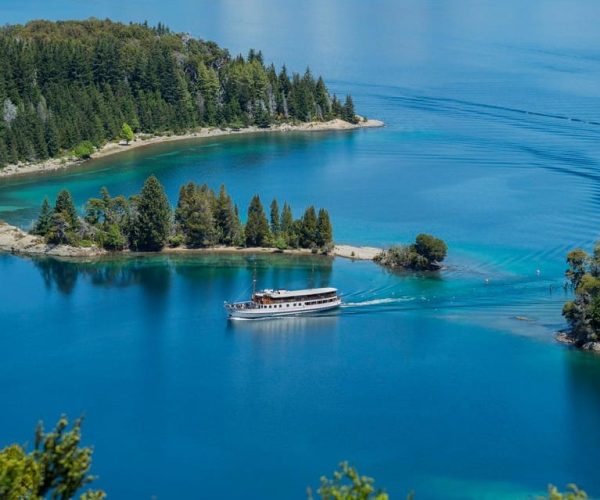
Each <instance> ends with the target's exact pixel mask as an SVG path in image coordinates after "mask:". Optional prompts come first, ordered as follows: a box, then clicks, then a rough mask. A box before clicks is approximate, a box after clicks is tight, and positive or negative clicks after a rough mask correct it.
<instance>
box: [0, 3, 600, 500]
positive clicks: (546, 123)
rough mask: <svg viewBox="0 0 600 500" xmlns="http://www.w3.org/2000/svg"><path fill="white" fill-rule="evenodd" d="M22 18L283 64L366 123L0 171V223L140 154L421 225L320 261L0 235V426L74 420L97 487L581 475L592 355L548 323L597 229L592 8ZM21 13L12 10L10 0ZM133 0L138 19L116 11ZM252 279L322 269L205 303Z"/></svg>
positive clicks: (234, 7)
mask: <svg viewBox="0 0 600 500" xmlns="http://www.w3.org/2000/svg"><path fill="white" fill-rule="evenodd" d="M4 4H5V5H3V14H4V15H3V18H4V21H5V22H24V21H26V20H28V19H30V18H33V17H35V18H42V17H43V18H50V19H57V18H73V17H76V18H85V17H88V16H91V15H94V16H96V17H106V16H108V17H111V18H114V19H119V20H123V21H130V20H135V21H143V20H144V19H148V21H150V22H152V23H154V22H158V21H159V20H160V21H162V22H165V23H166V24H168V25H169V26H170V27H171V28H172V29H174V30H176V31H189V32H191V33H192V34H193V35H195V36H199V37H202V38H208V39H213V40H215V41H217V42H218V43H219V44H221V45H223V46H225V47H228V48H230V49H231V51H232V53H234V54H235V53H237V52H246V50H247V49H248V48H250V47H256V48H261V49H263V52H264V54H265V59H266V60H267V61H270V60H273V61H274V62H275V63H277V64H281V63H283V62H286V63H287V65H288V68H290V69H293V70H296V71H303V70H304V68H305V66H306V65H307V64H310V66H311V69H312V70H313V72H314V73H322V74H323V75H324V76H325V79H326V81H327V83H328V85H329V87H330V89H331V90H333V91H335V92H336V93H337V94H338V95H342V96H343V95H345V94H346V93H348V92H350V93H352V95H353V97H354V100H355V103H356V107H357V111H358V112H359V113H363V114H365V115H367V116H368V117H370V118H376V119H381V120H383V121H385V123H386V127H385V128H384V129H373V130H359V131H354V132H331V133H329V132H328V133H303V134H302V133H273V134H264V135H255V136H251V135H244V136H229V137H221V138H216V139H210V140H191V141H182V142H178V143H170V144H162V145H154V146H149V147H146V148H143V149H138V150H132V151H129V152H127V153H124V154H122V155H117V156H114V157H109V158H104V159H100V160H94V161H91V162H88V163H87V164H84V165H82V166H80V167H76V168H74V169H72V170H69V171H67V172H56V173H52V174H48V175H44V176H32V177H26V178H25V177H24V178H16V179H6V180H2V181H0V218H2V219H5V220H7V221H8V222H11V223H14V224H18V225H20V226H22V227H29V226H30V225H31V223H32V221H33V220H34V218H35V217H36V215H37V211H38V209H39V205H40V204H41V201H42V199H43V197H44V196H48V197H50V198H53V197H54V196H55V195H56V193H57V192H58V191H59V190H60V189H62V188H63V187H67V188H69V189H70V190H71V191H72V193H73V195H74V198H75V201H76V203H77V204H78V206H79V207H80V208H83V204H84V203H85V200H86V199H87V198H88V197H90V196H95V195H96V194H97V193H98V191H99V189H100V187H102V186H107V187H108V188H109V190H110V192H111V193H112V194H121V193H122V194H126V195H130V194H132V193H134V192H136V191H138V190H139V189H140V188H141V185H142V184H143V181H144V179H145V178H146V177H147V176H148V175H150V174H155V175H157V176H158V178H159V179H160V181H161V182H162V183H163V184H164V185H165V187H166V190H167V193H168V195H169V197H170V200H171V202H172V203H175V202H176V198H177V192H178V189H179V186H180V185H181V184H183V183H184V182H187V181H189V180H193V181H196V182H202V183H204V182H206V183H208V184H209V185H210V186H211V187H213V188H215V189H217V188H218V187H219V185H220V184H221V183H225V185H226V186H227V188H228V190H229V191H230V193H231V194H232V195H233V197H234V199H235V200H236V201H237V202H238V203H239V204H240V208H241V211H242V213H245V209H246V206H247V204H248V202H249V201H250V198H251V197H252V195H253V194H255V193H258V194H260V196H261V198H262V199H263V201H264V202H265V203H269V202H270V200H271V199H272V198H273V197H278V199H279V200H280V202H282V201H283V200H287V201H288V202H290V203H291V205H292V207H293V208H294V210H295V214H296V215H299V214H300V213H301V212H302V211H303V210H304V208H305V207H306V206H308V205H310V204H315V205H317V206H324V207H325V208H327V209H328V210H329V212H330V214H331V217H332V222H333V225H334V237H335V240H336V241H337V242H340V243H350V244H366V245H381V246H384V245H389V244H392V243H395V242H407V241H410V240H412V239H413V238H414V236H415V235H416V234H417V233H419V232H430V233H433V234H435V235H437V236H439V237H441V238H443V239H444V240H446V241H447V242H448V244H449V247H450V254H449V259H448V268H447V269H446V270H445V271H443V272H441V273H439V274H438V275H428V274H424V275H413V274H394V273H389V272H387V271H384V270H382V269H381V268H379V267H378V266H376V265H375V264H372V263H368V262H351V261H347V260H342V259H335V260H332V259H329V258H321V257H313V258H310V257H285V256H277V257H265V256H251V255H248V256H246V255H245V256H223V255H220V256H219V255H206V256H203V257H194V258H190V257H175V256H172V257H164V256H156V257H140V258H134V259H124V258H113V259H106V260H103V261H100V262H96V263H73V262H61V261H57V260H52V259H27V258H18V257H15V256H10V255H0V278H1V283H2V286H1V287H0V387H2V391H3V395H4V401H5V405H4V408H3V410H4V411H3V412H2V414H1V415H0V443H2V444H4V443H9V442H14V441H17V442H21V443H31V442H32V440H33V429H34V427H35V424H36V422H37V420H38V419H40V418H42V419H44V421H45V422H46V423H47V424H48V425H50V424H51V423H53V422H54V421H55V420H56V419H57V418H58V416H59V415H60V414H61V413H63V412H65V413H68V414H69V415H70V416H72V417H75V416H77V415H79V414H81V413H84V414H85V415H86V422H85V425H84V439H85V441H86V442H87V443H91V444H93V445H94V449H95V452H94V464H93V471H94V473H96V474H98V475H99V476H100V479H99V480H98V481H97V483H96V484H97V486H98V487H101V488H104V489H106V491H107V492H108V493H109V495H110V498H138V497H139V498H148V497H150V496H152V495H155V496H157V497H158V498H172V497H181V496H186V495H189V494H190V492H192V495H193V496H198V497H216V496H221V497H225V498H281V497H286V498H287V497H290V498H298V497H302V496H303V494H304V492H305V489H306V487H307V486H309V485H310V486H312V487H313V489H315V488H316V487H317V486H318V480H319V477H320V476H321V475H323V474H330V473H331V471H333V469H334V468H335V466H336V464H337V463H338V462H340V461H342V460H349V461H351V462H352V463H354V464H356V465H357V466H358V468H359V470H360V471H361V473H363V474H366V475H369V476H373V477H375V478H376V480H377V484H379V485H381V486H383V487H385V488H386V489H387V490H388V491H389V492H390V493H391V495H392V497H393V498H398V497H402V495H404V494H406V492H408V491H410V490H414V491H415V492H416V494H417V498H440V497H443V498H523V497H527V496H528V495H533V494H536V493H542V492H543V490H544V489H545V487H546V485H547V483H549V482H553V483H555V484H558V485H561V486H562V485H565V484H566V483H568V482H575V483H577V484H579V485H580V486H582V487H583V488H584V489H586V490H587V491H588V493H590V494H592V495H596V496H597V495H600V477H599V476H598V474H597V470H596V469H597V466H596V464H597V463H598V462H599V460H600V428H599V427H598V425H597V422H598V418H599V417H600V359H598V358H597V357H594V356H591V355H587V354H583V353H579V352H575V351H573V350H570V349H568V348H565V347H564V346H561V345H558V344H556V343H555V342H554V340H553V333H554V332H555V331H556V330H558V329H559V328H561V327H562V326H563V325H564V323H563V320H562V318H561V315H560V311H561V307H562V304H563V302H564V301H565V300H566V299H567V297H568V293H566V292H565V290H564V289H563V284H564V275H563V273H564V269H565V262H564V257H565V254H566V252H568V250H570V249H571V248H574V247H575V246H583V247H587V248H589V247H590V246H591V245H592V243H593V241H595V240H596V239H597V238H598V223H597V217H596V214H597V213H598V208H599V207H598V205H599V204H600V184H599V182H598V181H599V180H600V150H599V149H598V146H597V145H598V139H599V138H600V134H599V132H600V93H599V92H598V85H597V82H598V81H600V52H599V51H598V49H597V47H600V31H598V30H597V26H598V22H599V21H600V9H598V7H597V5H596V4H595V3H594V2H591V1H590V2H585V1H577V2H568V3H567V2H558V1H557V2H541V1H534V2H528V3H527V5H523V4H522V3H517V2H515V1H509V2H502V3H500V2H491V1H489V2H475V1H473V2H471V1H469V2H458V1H442V2H438V1H426V2H417V1H414V2H412V1H403V2H392V1H391V0H390V1H376V2H368V3H366V2H358V1H354V0H352V1H350V2H341V1H338V0H336V1H331V2H317V1H313V0H310V1H308V2H292V1H290V2H285V3H284V4H282V3H281V2H275V1H273V0H266V1H261V2H257V1H249V2H244V3H243V4H240V3H239V2H230V1H224V2H200V1H194V2H192V1H186V0H173V1H172V2H170V3H169V6H168V7H166V6H164V5H161V3H160V2H158V1H146V2H140V1H137V0H133V1H131V2H128V3H127V4H126V5H120V4H119V3H118V2H114V1H109V0H106V1H102V2H94V3H87V4H86V3H80V2H73V1H69V0H58V1H56V2H53V4H52V5H51V6H50V5H48V4H46V3H45V2H38V1H30V2H28V8H25V7H24V6H23V5H22V4H21V3H20V2H16V1H14V0H8V1H6V2H4ZM32 13H34V14H32ZM140 16H143V17H140ZM255 273H256V275H257V278H258V283H259V286H262V287H287V288H301V287H306V286H336V287H338V288H339V289H340V291H341V292H342V293H343V294H344V299H345V302H346V304H345V306H344V307H342V308H341V309H339V310H338V311H335V312H331V313H328V314H325V315H320V316H314V317H306V318H301V319H299V318H292V319H282V320H277V321H258V322H229V321H227V320H226V318H225V314H224V311H223V308H222V304H223V301H224V300H232V299H237V298H243V297H246V296H247V294H248V293H249V290H250V287H251V282H252V276H253V275H254V274H255Z"/></svg>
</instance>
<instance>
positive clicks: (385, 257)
mask: <svg viewBox="0 0 600 500" xmlns="http://www.w3.org/2000/svg"><path fill="white" fill-rule="evenodd" d="M447 252H448V247H447V245H446V243H445V242H444V241H442V240H440V239H439V238H435V237H434V236H431V235H429V234H419V235H418V236H417V238H416V240H415V243H414V244H412V245H393V246H392V247H390V248H389V249H387V250H384V251H383V252H382V253H380V254H379V255H378V256H377V257H375V261H376V262H378V263H380V264H381V265H383V266H387V267H391V268H403V269H411V270H414V271H435V270H437V269H439V268H440V267H441V262H442V261H443V260H444V259H445V258H446V254H447Z"/></svg>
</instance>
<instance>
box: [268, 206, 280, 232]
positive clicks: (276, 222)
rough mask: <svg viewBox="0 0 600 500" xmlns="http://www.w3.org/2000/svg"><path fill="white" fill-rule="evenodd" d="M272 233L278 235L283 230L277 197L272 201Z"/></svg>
mask: <svg viewBox="0 0 600 500" xmlns="http://www.w3.org/2000/svg"><path fill="white" fill-rule="evenodd" d="M270 208H271V218H270V222H271V233H273V235H278V234H279V233H280V232H281V220H280V219H279V204H278V203H277V200H276V199H273V201H272V202H271V207H270Z"/></svg>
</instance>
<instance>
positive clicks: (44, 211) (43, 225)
mask: <svg viewBox="0 0 600 500" xmlns="http://www.w3.org/2000/svg"><path fill="white" fill-rule="evenodd" d="M51 229H52V208H50V203H49V202H48V198H47V197H46V198H44V201H43V202H42V208H41V209H40V215H39V216H38V219H37V221H36V223H35V226H34V228H33V233H34V234H38V235H40V236H47V235H48V233H49V232H50V230H51Z"/></svg>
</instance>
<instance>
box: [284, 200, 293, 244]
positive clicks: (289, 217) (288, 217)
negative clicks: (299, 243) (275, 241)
mask: <svg viewBox="0 0 600 500" xmlns="http://www.w3.org/2000/svg"><path fill="white" fill-rule="evenodd" d="M280 226H281V232H282V234H283V236H284V238H285V240H286V243H287V244H288V245H289V246H292V247H295V246H296V245H295V244H294V243H295V239H296V238H295V234H294V216H293V214H292V208H291V207H290V206H289V205H288V203H287V202H285V203H284V204H283V210H282V211H281V224H280Z"/></svg>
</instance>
